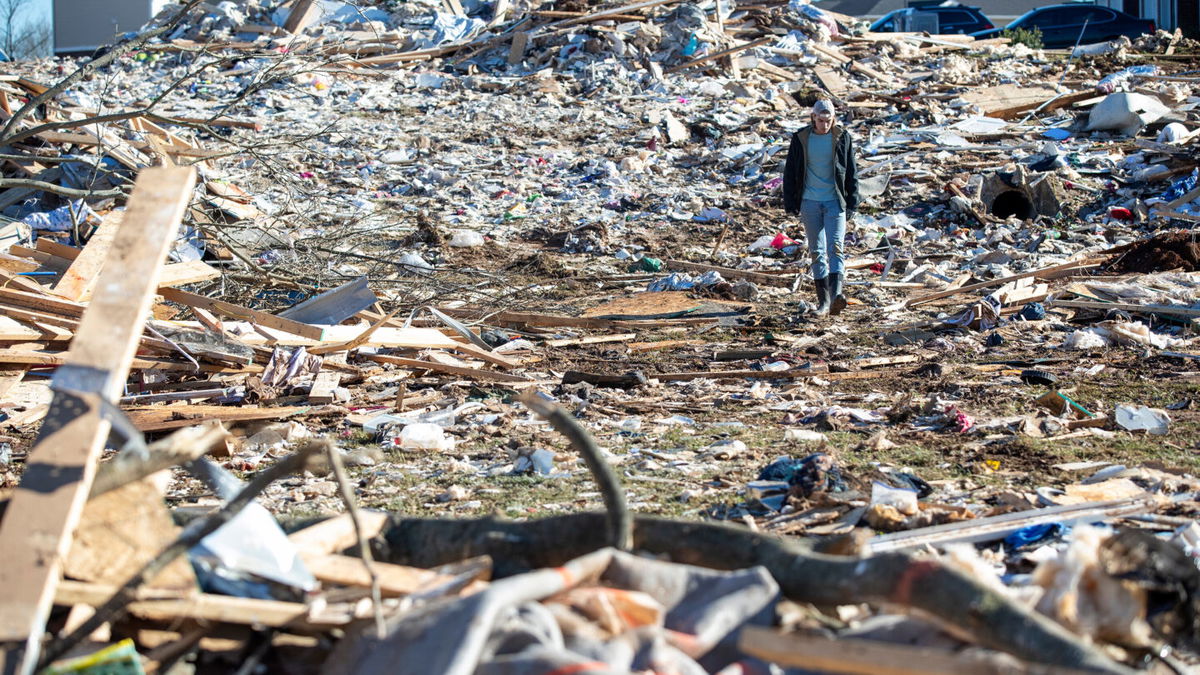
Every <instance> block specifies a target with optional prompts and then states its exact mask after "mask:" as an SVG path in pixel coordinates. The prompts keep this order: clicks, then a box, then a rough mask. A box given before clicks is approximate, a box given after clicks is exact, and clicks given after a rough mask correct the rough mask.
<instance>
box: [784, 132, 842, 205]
mask: <svg viewBox="0 0 1200 675" xmlns="http://www.w3.org/2000/svg"><path fill="white" fill-rule="evenodd" d="M812 133H813V130H812V127H811V126H807V127H804V128H802V129H800V130H799V131H797V132H796V133H794V134H792V144H791V147H789V148H788V154H787V160H786V161H785V162H784V164H783V208H784V210H786V211H787V212H788V213H800V201H801V200H802V199H803V198H804V174H805V163H804V162H805V159H804V157H805V151H806V150H807V149H808V137H809V135H810V134H812ZM830 133H832V134H833V159H834V172H833V182H834V187H836V188H837V196H838V203H839V204H841V205H842V210H843V211H846V212H847V213H852V212H854V211H855V210H856V209H857V208H858V164H857V163H856V162H855V161H854V141H853V140H852V139H851V138H850V134H849V132H846V131H844V130H843V129H842V128H841V127H839V126H836V125H835V126H834V127H833V130H832V131H831V132H830Z"/></svg>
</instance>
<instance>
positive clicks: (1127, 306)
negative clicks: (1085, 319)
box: [1051, 300, 1200, 317]
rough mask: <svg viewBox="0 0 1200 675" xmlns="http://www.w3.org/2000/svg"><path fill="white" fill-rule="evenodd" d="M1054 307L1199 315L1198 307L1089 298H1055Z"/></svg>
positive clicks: (1188, 315)
mask: <svg viewBox="0 0 1200 675" xmlns="http://www.w3.org/2000/svg"><path fill="white" fill-rule="evenodd" d="M1051 304H1052V305H1053V306H1054V307H1070V308H1074V309H1096V310H1100V311H1102V312H1106V311H1108V310H1110V309H1118V310H1121V311H1124V312H1134V313H1138V314H1167V315H1171V316H1186V317H1200V309H1192V308H1191V307H1173V306H1171V305H1135V304H1132V303H1128V302H1094V301H1091V300H1055V301H1054V302H1053V303H1051Z"/></svg>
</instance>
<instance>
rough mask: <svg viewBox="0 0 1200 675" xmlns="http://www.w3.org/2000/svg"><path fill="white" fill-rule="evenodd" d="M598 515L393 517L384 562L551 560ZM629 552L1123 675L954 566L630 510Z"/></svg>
mask: <svg viewBox="0 0 1200 675" xmlns="http://www.w3.org/2000/svg"><path fill="white" fill-rule="evenodd" d="M605 523H606V516H605V515H604V514H600V513H582V514H574V515H567V516H555V517H551V518H543V519H538V520H531V521H527V522H519V523H518V522H509V521H504V520H496V519H481V520H441V519H418V518H404V517H402V516H393V521H392V524H391V525H390V526H389V527H388V528H386V530H385V532H384V537H385V539H386V541H387V545H388V550H389V552H390V555H389V556H388V562H394V563H398V564H406V565H415V566H417V567H434V566H437V565H440V564H445V563H449V562H453V561H456V560H463V559H465V558H470V557H473V556H478V555H490V556H492V558H493V560H494V561H495V565H496V568H495V569H496V576H497V577H501V576H507V575H511V574H515V573H518V572H521V571H525V570H529V569H536V568H541V567H555V566H558V565H561V564H563V563H565V562H567V561H569V560H572V559H574V558H577V557H579V556H582V555H584V554H586V553H589V552H591V551H594V550H596V549H598V548H601V547H603V546H604V545H605V543H606V542H605V536H606V535H605V530H606V527H605ZM633 545H634V548H635V549H637V550H641V551H645V552H647V553H651V554H656V555H669V556H670V558H671V560H673V561H674V562H679V563H685V564H692V565H701V566H704V567H711V568H715V569H725V570H732V569H743V568H746V567H753V566H755V565H762V566H763V567H765V568H766V569H767V570H768V571H769V572H770V573H771V576H773V577H774V578H775V580H776V582H778V583H779V586H780V590H781V591H782V593H783V594H784V595H786V596H787V597H788V598H790V599H792V600H795V601H797V602H808V603H813V604H817V605H845V604H858V603H864V602H865V603H888V604H892V605H901V606H904V607H908V608H912V609H919V610H922V611H924V612H926V613H928V614H930V615H932V616H934V617H937V618H938V619H940V620H941V621H943V622H946V623H949V624H952V625H954V626H955V627H957V628H958V629H959V632H961V631H967V632H968V633H970V634H971V635H972V636H973V637H974V639H976V640H977V641H978V642H979V643H980V644H982V645H984V646H986V647H990V648H993V649H997V650H1000V651H1005V652H1008V653H1011V654H1013V655H1015V656H1017V657H1019V658H1022V659H1025V660H1027V661H1031V662H1035V663H1044V664H1049V665H1058V666H1069V667H1073V668H1080V669H1085V670H1093V671H1096V672H1106V673H1129V672H1131V671H1129V670H1128V669H1126V668H1123V667H1122V666H1119V665H1117V664H1115V663H1113V662H1112V661H1110V660H1109V659H1108V658H1107V657H1106V656H1104V654H1102V653H1101V652H1100V651H1099V650H1098V649H1096V648H1094V647H1092V646H1089V645H1087V644H1085V643H1084V642H1083V640H1081V639H1080V638H1078V637H1077V636H1075V635H1073V634H1071V633H1070V632H1068V631H1067V629H1065V628H1063V627H1062V626H1060V625H1058V624H1057V623H1055V622H1054V621H1052V620H1050V619H1049V618H1047V617H1044V616H1042V615H1040V614H1035V613H1033V612H1031V611H1030V610H1028V609H1025V608H1024V607H1022V606H1020V605H1018V604H1017V603H1015V602H1014V601H1012V600H1010V599H1009V598H1008V597H1006V596H1003V595H1001V594H999V593H997V592H996V591H995V590H993V589H990V588H988V587H986V586H984V585H983V584H982V583H980V582H979V581H976V580H975V579H973V578H971V577H968V576H966V575H965V574H963V573H962V572H958V571H956V570H953V569H950V568H948V567H946V566H944V565H941V564H940V563H937V562H935V561H932V560H920V559H916V558H913V557H910V556H908V555H904V554H900V553H888V554H882V555H877V556H873V557H870V558H849V557H838V556H830V555H823V554H818V553H813V552H812V550H811V549H810V548H809V547H808V546H805V545H803V544H801V543H799V542H797V541H794V540H785V539H781V538H778V537H775V536H771V535H766V534H763V533H759V532H753V531H751V530H749V529H747V528H744V527H736V526H733V525H727V524H724V523H690V522H680V521H675V520H669V519H664V518H656V517H652V516H636V518H635V519H634V523H633Z"/></svg>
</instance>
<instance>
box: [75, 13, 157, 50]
mask: <svg viewBox="0 0 1200 675" xmlns="http://www.w3.org/2000/svg"><path fill="white" fill-rule="evenodd" d="M162 4H163V2H162V0H54V53H56V54H60V53H64V52H83V51H92V50H94V49H96V48H97V47H99V46H101V45H104V44H107V43H109V42H112V41H113V38H115V37H116V36H118V35H120V34H121V33H124V32H127V31H133V30H137V29H138V28H141V27H142V25H144V24H145V23H146V22H147V21H149V20H150V17H152V16H153V13H154V11H155V10H156V9H157V8H158V7H160V6H161V5H162Z"/></svg>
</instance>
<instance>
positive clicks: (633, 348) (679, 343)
mask: <svg viewBox="0 0 1200 675" xmlns="http://www.w3.org/2000/svg"><path fill="white" fill-rule="evenodd" d="M702 344H705V342H704V340H659V341H657V342H630V343H629V344H628V345H627V349H628V351H629V352H630V353H638V352H652V351H655V350H657V349H674V348H675V347H687V346H690V345H702Z"/></svg>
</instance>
